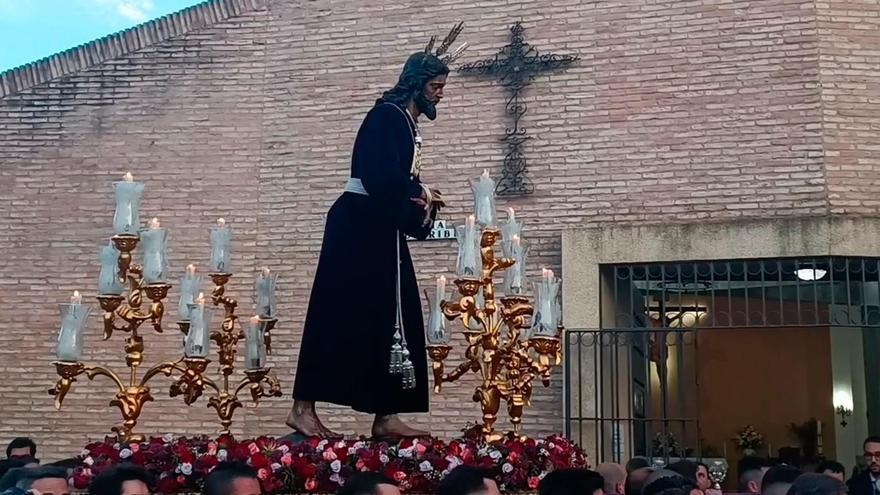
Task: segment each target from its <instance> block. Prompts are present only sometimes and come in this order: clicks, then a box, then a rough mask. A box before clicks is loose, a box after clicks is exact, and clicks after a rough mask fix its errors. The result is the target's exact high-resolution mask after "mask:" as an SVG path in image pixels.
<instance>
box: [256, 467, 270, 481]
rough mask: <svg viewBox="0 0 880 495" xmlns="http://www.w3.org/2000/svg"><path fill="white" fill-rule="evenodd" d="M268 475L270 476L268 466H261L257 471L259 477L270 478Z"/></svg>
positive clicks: (262, 478)
mask: <svg viewBox="0 0 880 495" xmlns="http://www.w3.org/2000/svg"><path fill="white" fill-rule="evenodd" d="M268 477H269V470H268V469H266V468H260V469H259V471H257V478H260V479H261V480H264V479H266V478H268Z"/></svg>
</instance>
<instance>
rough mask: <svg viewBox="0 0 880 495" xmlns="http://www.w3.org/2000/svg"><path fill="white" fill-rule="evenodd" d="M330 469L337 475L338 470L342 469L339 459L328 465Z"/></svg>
mask: <svg viewBox="0 0 880 495" xmlns="http://www.w3.org/2000/svg"><path fill="white" fill-rule="evenodd" d="M330 469H331V470H333V472H334V473H338V472H339V470H340V469H342V463H341V462H339V459H336V460H335V461H333V462H331V463H330Z"/></svg>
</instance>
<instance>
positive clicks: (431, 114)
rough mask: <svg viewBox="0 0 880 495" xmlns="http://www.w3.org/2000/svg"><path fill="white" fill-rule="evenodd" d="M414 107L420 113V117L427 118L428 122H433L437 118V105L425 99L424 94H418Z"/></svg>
mask: <svg viewBox="0 0 880 495" xmlns="http://www.w3.org/2000/svg"><path fill="white" fill-rule="evenodd" d="M416 107H418V109H419V112H421V114H422V115H424V116H425V117H428V120H434V119H436V118H437V105H435V104H434V103H433V102H432V101H430V100H429V99H427V98H425V94H424V93H419V95H418V96H416Z"/></svg>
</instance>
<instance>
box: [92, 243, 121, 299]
mask: <svg viewBox="0 0 880 495" xmlns="http://www.w3.org/2000/svg"><path fill="white" fill-rule="evenodd" d="M100 259H101V271H100V272H99V273H98V293H99V294H112V295H116V296H118V295H120V294H122V290H123V286H122V283H121V282H120V280H119V251H118V250H117V249H116V247H115V246H114V245H113V242H110V244H108V245H107V246H104V247H102V248H101V257H100Z"/></svg>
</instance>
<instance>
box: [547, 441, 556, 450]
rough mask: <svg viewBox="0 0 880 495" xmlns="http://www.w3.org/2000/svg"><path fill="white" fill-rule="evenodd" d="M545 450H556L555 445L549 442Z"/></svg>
mask: <svg viewBox="0 0 880 495" xmlns="http://www.w3.org/2000/svg"><path fill="white" fill-rule="evenodd" d="M547 448H548V449H550V450H553V449H555V448H556V444H555V443H553V442H550V443H548V444H547Z"/></svg>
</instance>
